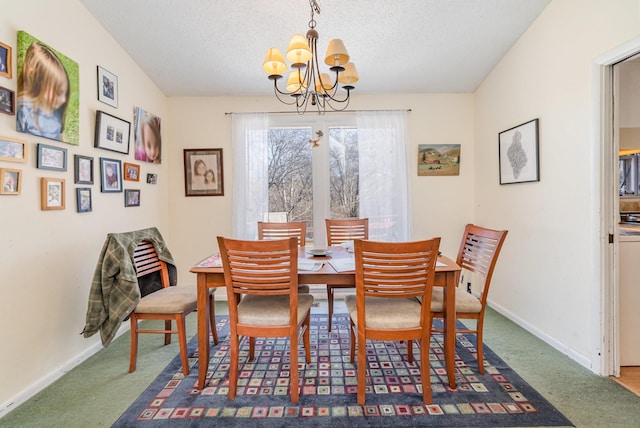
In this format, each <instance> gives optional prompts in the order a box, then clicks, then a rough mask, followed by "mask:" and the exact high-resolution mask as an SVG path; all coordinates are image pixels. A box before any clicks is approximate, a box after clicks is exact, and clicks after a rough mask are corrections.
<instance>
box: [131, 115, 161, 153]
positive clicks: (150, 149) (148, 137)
mask: <svg viewBox="0 0 640 428" xmlns="http://www.w3.org/2000/svg"><path fill="white" fill-rule="evenodd" d="M160 125H161V120H160V118H159V117H158V116H156V115H155V114H153V113H151V112H148V111H146V110H143V109H141V108H140V107H134V108H133V129H134V131H133V140H134V147H135V149H134V150H135V151H134V159H135V160H137V161H142V162H151V163H162V133H161V132H160Z"/></svg>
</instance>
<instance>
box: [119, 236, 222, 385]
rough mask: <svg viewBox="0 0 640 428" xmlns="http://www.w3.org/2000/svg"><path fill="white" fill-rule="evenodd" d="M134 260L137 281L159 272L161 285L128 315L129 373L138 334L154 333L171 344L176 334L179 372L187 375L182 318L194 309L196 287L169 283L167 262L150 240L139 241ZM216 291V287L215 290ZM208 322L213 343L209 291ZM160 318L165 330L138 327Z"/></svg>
mask: <svg viewBox="0 0 640 428" xmlns="http://www.w3.org/2000/svg"><path fill="white" fill-rule="evenodd" d="M133 263H134V266H135V269H136V276H137V278H138V281H140V279H141V278H143V277H145V276H147V275H151V274H153V273H154V272H158V273H159V275H160V283H161V285H162V288H161V289H159V290H157V291H153V292H151V293H149V294H147V295H145V296H143V297H142V298H141V299H140V301H139V302H138V304H137V305H136V307H135V309H134V310H133V312H132V313H131V314H130V316H129V320H130V322H131V355H130V359H129V373H132V372H133V371H135V369H136V360H137V356H138V334H139V333H155V334H164V344H165V345H168V344H170V343H171V335H172V334H176V333H177V334H178V342H179V345H180V360H181V361H182V373H183V374H184V375H185V376H188V375H189V356H188V353H187V334H186V329H185V317H186V316H187V315H189V314H190V313H191V312H193V311H195V310H196V306H197V300H198V296H197V289H196V287H190V286H170V283H169V270H168V268H167V263H166V262H164V261H162V260H160V259H159V257H158V253H157V252H156V248H155V247H154V246H153V244H152V243H151V242H149V241H142V242H140V243H139V244H138V245H137V246H136V248H135V250H134V252H133ZM214 291H215V290H214ZM209 299H210V300H209V305H210V308H211V310H210V312H209V323H210V326H211V332H212V334H213V341H214V343H216V344H217V343H218V334H217V332H216V322H215V312H214V310H213V307H214V297H213V293H209ZM142 320H163V321H164V329H157V328H155V329H153V328H148V326H147V325H145V326H144V328H141V327H140V325H139V321H142ZM172 321H175V323H176V329H175V330H174V329H172Z"/></svg>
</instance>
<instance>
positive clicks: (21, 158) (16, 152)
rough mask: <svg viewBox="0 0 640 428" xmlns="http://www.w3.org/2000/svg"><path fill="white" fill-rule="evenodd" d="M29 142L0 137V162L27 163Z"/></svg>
mask: <svg viewBox="0 0 640 428" xmlns="http://www.w3.org/2000/svg"><path fill="white" fill-rule="evenodd" d="M28 147H29V142H28V141H26V140H20V139H18V138H13V137H3V136H0V161H8V162H26V161H27V151H28Z"/></svg>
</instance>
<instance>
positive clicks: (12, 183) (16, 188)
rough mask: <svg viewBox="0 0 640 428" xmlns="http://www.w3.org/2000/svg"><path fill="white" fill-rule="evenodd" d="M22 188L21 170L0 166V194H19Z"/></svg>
mask: <svg viewBox="0 0 640 428" xmlns="http://www.w3.org/2000/svg"><path fill="white" fill-rule="evenodd" d="M21 190H22V170H20V169H13V168H0V195H19V194H20V191H21Z"/></svg>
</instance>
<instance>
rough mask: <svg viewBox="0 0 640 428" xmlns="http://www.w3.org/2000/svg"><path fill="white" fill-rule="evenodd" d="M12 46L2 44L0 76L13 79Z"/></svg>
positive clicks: (0, 44) (0, 49) (0, 48)
mask: <svg viewBox="0 0 640 428" xmlns="http://www.w3.org/2000/svg"><path fill="white" fill-rule="evenodd" d="M11 70H12V68H11V46H9V45H7V44H4V43H2V42H0V76H3V77H6V78H7V79H11Z"/></svg>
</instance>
